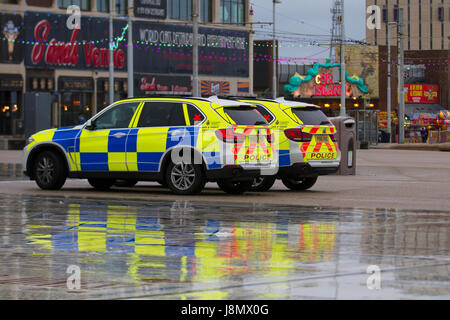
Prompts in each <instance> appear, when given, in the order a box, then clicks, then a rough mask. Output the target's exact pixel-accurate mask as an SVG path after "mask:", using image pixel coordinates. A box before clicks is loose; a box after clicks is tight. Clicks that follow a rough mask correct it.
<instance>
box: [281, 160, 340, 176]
mask: <svg viewBox="0 0 450 320" xmlns="http://www.w3.org/2000/svg"><path fill="white" fill-rule="evenodd" d="M339 164H340V162H339V161H314V162H312V161H310V162H309V163H306V162H305V163H294V164H293V165H291V166H288V167H280V169H279V172H278V175H277V176H278V177H284V176H301V177H316V176H324V175H328V174H333V173H336V172H337V171H338V170H339Z"/></svg>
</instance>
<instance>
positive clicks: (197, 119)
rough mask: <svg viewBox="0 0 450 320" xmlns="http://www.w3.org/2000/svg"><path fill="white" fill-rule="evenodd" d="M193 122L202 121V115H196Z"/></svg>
mask: <svg viewBox="0 0 450 320" xmlns="http://www.w3.org/2000/svg"><path fill="white" fill-rule="evenodd" d="M192 120H194V121H202V115H201V114H196V115H195V116H194V119H192Z"/></svg>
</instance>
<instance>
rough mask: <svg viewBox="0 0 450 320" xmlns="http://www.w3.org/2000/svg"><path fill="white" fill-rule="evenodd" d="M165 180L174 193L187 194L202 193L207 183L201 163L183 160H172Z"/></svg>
mask: <svg viewBox="0 0 450 320" xmlns="http://www.w3.org/2000/svg"><path fill="white" fill-rule="evenodd" d="M165 182H166V183H167V186H168V187H169V188H170V189H171V190H172V191H173V193H175V194H186V195H190V194H197V193H200V192H201V191H202V190H203V188H204V187H205V184H206V180H205V177H204V174H203V170H202V166H201V165H198V164H187V163H183V162H180V163H178V164H175V163H173V162H170V164H169V165H168V166H167V170H166V179H165Z"/></svg>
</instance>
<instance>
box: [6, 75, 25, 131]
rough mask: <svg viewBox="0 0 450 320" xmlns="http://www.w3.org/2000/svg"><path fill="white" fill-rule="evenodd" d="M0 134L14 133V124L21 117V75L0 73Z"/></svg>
mask: <svg viewBox="0 0 450 320" xmlns="http://www.w3.org/2000/svg"><path fill="white" fill-rule="evenodd" d="M0 78H1V79H0V135H15V134H18V132H16V131H17V130H16V124H17V121H19V120H20V119H21V118H22V113H23V111H22V91H23V80H22V77H21V76H15V75H0Z"/></svg>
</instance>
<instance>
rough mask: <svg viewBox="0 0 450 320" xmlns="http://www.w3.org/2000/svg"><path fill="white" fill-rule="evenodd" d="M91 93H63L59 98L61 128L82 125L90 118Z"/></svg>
mask: <svg viewBox="0 0 450 320" xmlns="http://www.w3.org/2000/svg"><path fill="white" fill-rule="evenodd" d="M91 101H92V93H85V92H64V93H63V94H62V97H61V126H63V127H66V126H74V125H79V124H83V123H84V122H86V120H87V119H89V118H91V117H92V103H91Z"/></svg>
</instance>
